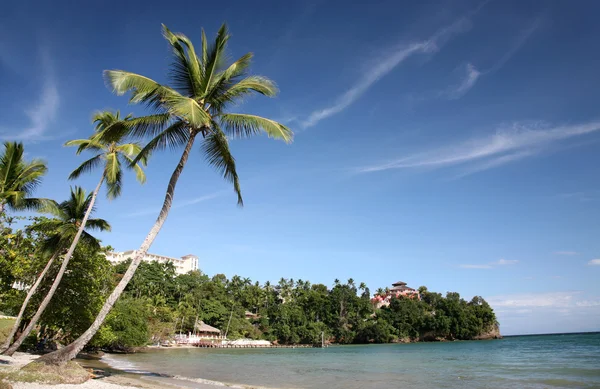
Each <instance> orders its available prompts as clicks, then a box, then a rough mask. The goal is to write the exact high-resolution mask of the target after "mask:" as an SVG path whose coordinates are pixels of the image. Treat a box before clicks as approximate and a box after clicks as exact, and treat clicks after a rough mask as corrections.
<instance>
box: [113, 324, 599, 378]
mask: <svg viewBox="0 0 600 389" xmlns="http://www.w3.org/2000/svg"><path fill="white" fill-rule="evenodd" d="M102 360H103V361H104V362H105V363H108V364H110V365H111V366H112V367H114V368H116V369H120V370H124V371H129V372H135V373H140V374H144V375H145V376H146V377H147V378H148V379H156V380H160V379H164V376H170V377H172V378H171V379H170V380H171V381H173V379H177V380H179V381H180V382H181V383H185V384H183V385H182V386H185V387H194V383H198V384H200V383H201V384H202V385H198V386H196V387H206V386H205V385H207V384H208V385H223V384H227V385H233V386H237V387H266V388H326V389H338V388H339V389H342V388H344V389H354V388H406V389H433V388H449V389H458V388H490V389H491V388H494V389H496V388H531V389H541V388H600V333H585V334H552V335H528V336H511V337H505V338H504V339H499V340H488V341H459V342H440V343H412V344H382V345H349V346H330V347H327V348H295V349H292V348H273V349H162V350H156V351H151V352H143V353H137V354H128V355H114V354H110V355H105V356H104V357H103V359H102ZM159 375H163V378H160V376H159ZM171 383H173V382H171Z"/></svg>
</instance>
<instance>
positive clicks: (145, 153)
mask: <svg viewBox="0 0 600 389" xmlns="http://www.w3.org/2000/svg"><path fill="white" fill-rule="evenodd" d="M189 138H190V130H189V127H188V125H187V123H185V122H183V121H181V120H179V121H176V122H175V123H173V124H171V125H170V126H169V127H168V128H166V129H165V130H164V131H162V132H161V133H160V134H158V135H157V136H156V137H154V138H153V139H152V140H151V141H150V142H148V144H146V146H144V148H143V149H142V151H140V153H139V154H138V155H137V156H136V157H135V158H134V159H133V161H132V162H131V163H130V166H131V165H132V164H134V163H138V162H140V161H142V160H143V159H148V158H150V155H151V154H152V153H153V152H154V151H156V150H164V149H166V148H176V147H179V146H182V145H185V144H186V143H187V141H188V140H189Z"/></svg>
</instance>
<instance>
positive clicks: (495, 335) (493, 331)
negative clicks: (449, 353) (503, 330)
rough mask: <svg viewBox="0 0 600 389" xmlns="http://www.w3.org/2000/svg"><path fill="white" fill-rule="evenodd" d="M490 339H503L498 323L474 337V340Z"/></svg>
mask: <svg viewBox="0 0 600 389" xmlns="http://www.w3.org/2000/svg"><path fill="white" fill-rule="evenodd" d="M490 339H502V335H501V334H500V327H498V325H495V326H493V327H492V328H490V329H489V330H488V331H486V332H484V333H481V334H479V335H477V336H475V337H473V340H490Z"/></svg>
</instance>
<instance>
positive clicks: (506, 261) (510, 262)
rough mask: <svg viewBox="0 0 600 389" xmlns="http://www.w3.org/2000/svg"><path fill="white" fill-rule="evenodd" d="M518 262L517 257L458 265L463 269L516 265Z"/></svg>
mask: <svg viewBox="0 0 600 389" xmlns="http://www.w3.org/2000/svg"><path fill="white" fill-rule="evenodd" d="M517 263H519V261H518V260H516V259H499V260H497V261H494V262H490V263H485V264H463V265H458V267H460V268H462V269H493V268H494V267H496V266H506V265H516V264H517Z"/></svg>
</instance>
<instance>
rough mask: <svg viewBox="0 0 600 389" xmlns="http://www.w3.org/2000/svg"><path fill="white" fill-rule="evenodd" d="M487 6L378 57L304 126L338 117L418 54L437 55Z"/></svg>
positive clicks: (316, 111) (312, 114)
mask: <svg viewBox="0 0 600 389" xmlns="http://www.w3.org/2000/svg"><path fill="white" fill-rule="evenodd" d="M486 3H487V1H486V2H483V3H482V4H480V6H479V7H477V8H476V9H475V10H474V11H472V12H471V13H469V14H468V15H467V16H465V17H462V18H460V19H458V20H456V21H455V22H454V23H452V24H450V25H448V26H446V27H443V28H441V29H439V30H438V31H437V32H436V33H435V34H433V35H432V36H431V37H429V39H426V40H423V41H417V42H412V43H410V44H406V45H403V46H402V47H400V48H397V49H395V50H392V52H391V53H389V54H385V55H381V56H380V57H379V58H377V62H376V65H375V66H372V67H369V68H368V71H367V72H365V73H364V74H363V75H362V77H361V78H360V79H359V80H358V82H357V83H355V84H354V85H353V86H352V87H351V88H350V89H348V90H347V91H346V92H345V93H344V94H342V95H341V96H339V97H338V98H337V100H336V101H335V103H334V104H332V105H330V106H328V107H325V108H321V109H318V110H315V111H313V112H312V113H311V114H310V115H309V116H308V118H307V119H306V120H305V121H304V122H303V123H302V126H303V127H304V128H307V127H312V126H314V125H316V124H317V123H319V122H320V121H321V120H323V119H326V118H328V117H330V116H333V115H335V114H338V113H340V112H342V111H343V110H345V109H346V108H348V107H349V106H350V105H351V104H352V103H354V102H355V101H356V100H357V99H358V98H359V97H360V96H362V94H363V93H365V92H366V91H367V90H368V89H369V88H370V87H371V86H372V85H373V84H375V83H376V82H377V81H379V80H380V79H382V78H383V77H385V76H386V75H387V74H389V73H390V72H391V71H392V70H394V69H395V68H396V67H398V66H399V65H400V64H401V63H403V62H404V61H405V60H406V59H408V58H410V57H412V56H413V55H415V54H426V53H435V52H437V51H439V50H440V48H441V47H442V46H443V45H444V44H445V43H446V42H447V41H448V40H450V39H452V38H453V37H454V36H456V35H458V34H460V33H462V32H465V31H466V30H468V29H469V28H470V23H469V18H470V17H472V16H473V15H474V14H475V13H477V12H478V11H479V9H481V7H483V5H485V4H486Z"/></svg>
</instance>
